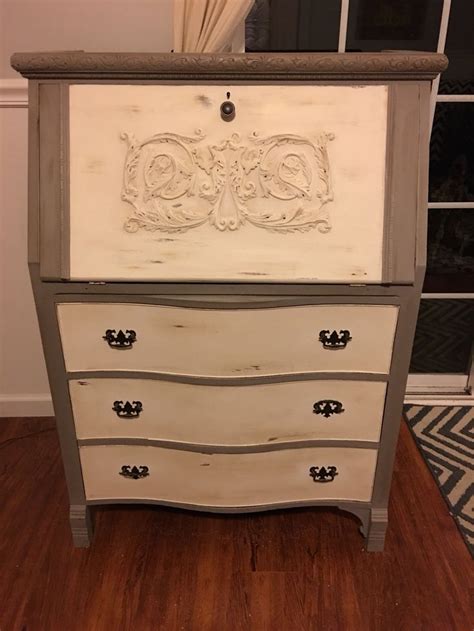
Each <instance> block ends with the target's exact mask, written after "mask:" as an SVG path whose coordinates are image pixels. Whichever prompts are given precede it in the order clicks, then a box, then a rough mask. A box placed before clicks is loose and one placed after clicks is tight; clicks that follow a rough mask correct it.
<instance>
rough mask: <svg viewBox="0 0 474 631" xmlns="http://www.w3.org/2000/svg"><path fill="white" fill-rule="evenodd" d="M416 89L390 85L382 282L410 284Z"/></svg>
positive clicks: (409, 85) (414, 85) (412, 274)
mask: <svg viewBox="0 0 474 631" xmlns="http://www.w3.org/2000/svg"><path fill="white" fill-rule="evenodd" d="M419 90H420V84H417V83H394V84H393V85H391V86H390V99H389V103H390V104H389V116H390V132H389V144H388V145H387V151H388V156H389V164H388V169H389V170H388V172H387V175H388V177H387V180H386V204H387V206H388V209H387V215H386V222H387V225H386V226H385V231H384V246H385V248H386V250H385V253H386V259H385V260H384V266H383V279H384V281H385V282H391V283H393V282H395V283H408V284H413V282H414V278H415V236H416V234H415V233H416V230H415V228H416V208H417V195H418V162H419V137H420V129H419V126H420V120H419Z"/></svg>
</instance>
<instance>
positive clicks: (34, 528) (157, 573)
mask: <svg viewBox="0 0 474 631" xmlns="http://www.w3.org/2000/svg"><path fill="white" fill-rule="evenodd" d="M0 489H1V506H2V510H1V512H0V528H1V532H2V537H1V539H0V567H1V573H0V628H1V629H2V630H8V631H45V630H47V631H56V630H58V631H59V630H61V631H62V630H67V631H76V630H77V631H84V630H87V631H110V630H111V629H113V630H114V631H128V630H129V629H135V630H137V631H138V630H139V631H141V630H142V629H143V630H148V629H159V630H160V631H175V630H176V631H179V630H181V629H184V630H185V631H198V630H199V631H222V630H225V631H249V630H250V631H266V630H267V629H268V630H271V631H280V630H281V631H314V630H315V629H329V630H331V631H333V630H334V631H339V629H340V630H341V631H348V630H350V631H380V630H381V629H383V630H384V631H401V630H404V629H429V630H430V631H447V630H448V629H449V631H466V629H468V628H470V626H471V622H472V613H471V612H470V609H469V585H468V577H469V575H470V572H471V570H472V562H471V559H470V556H469V553H468V551H467V548H466V547H465V545H464V543H463V541H462V539H461V537H460V535H459V533H458V531H457V528H456V525H455V523H454V521H453V519H452V518H451V517H450V516H449V513H448V509H447V507H446V505H445V503H444V501H443V499H442V497H441V495H440V493H439V491H438V489H437V488H436V485H435V483H434V481H433V479H432V477H431V474H430V472H429V471H428V469H427V467H426V466H425V464H424V462H423V460H422V459H421V456H420V455H419V453H418V450H417V448H416V446H415V444H414V442H413V440H412V438H411V436H410V434H409V432H408V430H407V428H406V427H405V425H404V424H402V432H401V440H400V444H399V448H398V453H397V459H396V466H395V475H394V484H393V493H392V501H391V505H390V518H391V521H390V525H389V529H388V533H387V542H386V549H385V553H383V554H369V553H367V552H365V550H364V549H363V540H362V538H361V537H360V535H359V533H358V529H357V520H356V519H355V518H354V517H353V516H351V515H349V514H345V513H341V512H338V511H333V510H328V509H296V510H290V511H279V512H275V513H261V514H255V515H228V516H226V515H215V514H201V513H193V512H186V511H181V510H174V509H167V508H151V507H141V506H117V507H113V506H107V507H101V508H96V509H95V518H96V535H95V540H94V543H93V545H92V547H91V548H89V549H86V550H79V549H74V548H73V547H72V542H71V538H70V532H69V524H68V514H67V513H68V511H67V492H66V485H65V480H64V475H63V469H62V465H61V461H60V456H59V445H58V441H57V437H56V432H55V429H54V424H53V421H52V420H51V419H2V420H1V421H0Z"/></svg>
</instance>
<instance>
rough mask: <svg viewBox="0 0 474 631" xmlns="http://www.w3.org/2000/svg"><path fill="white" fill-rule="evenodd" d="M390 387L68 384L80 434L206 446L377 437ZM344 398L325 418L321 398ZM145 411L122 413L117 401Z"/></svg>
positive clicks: (303, 383)
mask: <svg viewBox="0 0 474 631" xmlns="http://www.w3.org/2000/svg"><path fill="white" fill-rule="evenodd" d="M385 389H386V384H385V383H382V382H376V381H337V380H321V381H320V380H315V381H298V382H290V383H271V384H259V385H252V386H204V385H191V384H184V383H173V382H169V381H154V380H151V379H85V380H77V381H70V382H69V390H70V393H71V401H72V407H73V412H74V421H75V424H76V431H77V436H78V438H103V439H107V438H150V439H160V440H170V441H177V442H183V443H188V444H201V445H204V444H205V445H249V446H250V445H257V444H262V443H271V444H277V443H279V442H298V441H301V440H312V439H313V440H314V439H341V440H369V441H374V442H376V441H378V440H379V437H380V428H381V426H382V414H383V408H384V401H385ZM325 399H332V400H336V401H340V402H341V403H342V406H343V410H344V411H343V412H341V413H339V414H332V415H331V416H328V417H325V416H323V415H322V414H315V413H314V412H313V405H314V403H315V402H316V401H320V400H325ZM117 400H121V401H123V403H125V402H126V401H130V402H133V401H140V402H141V403H142V405H143V411H142V412H141V413H140V415H139V416H138V417H136V418H133V419H123V418H119V417H118V416H117V414H116V413H115V412H114V410H113V409H112V407H113V404H114V401H117Z"/></svg>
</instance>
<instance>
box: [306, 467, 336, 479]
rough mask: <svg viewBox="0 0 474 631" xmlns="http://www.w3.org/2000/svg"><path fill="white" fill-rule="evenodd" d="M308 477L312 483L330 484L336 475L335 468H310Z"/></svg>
mask: <svg viewBox="0 0 474 631" xmlns="http://www.w3.org/2000/svg"><path fill="white" fill-rule="evenodd" d="M309 475H310V476H311V477H312V478H313V482H332V481H333V480H334V478H335V477H336V475H339V474H338V471H337V467H332V466H331V467H311V468H310V470H309Z"/></svg>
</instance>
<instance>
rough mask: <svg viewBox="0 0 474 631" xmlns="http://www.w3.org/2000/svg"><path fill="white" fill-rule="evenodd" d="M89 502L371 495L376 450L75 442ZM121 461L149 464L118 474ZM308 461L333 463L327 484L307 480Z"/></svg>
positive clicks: (251, 501)
mask: <svg viewBox="0 0 474 631" xmlns="http://www.w3.org/2000/svg"><path fill="white" fill-rule="evenodd" d="M80 455H81V463H82V471H83V475H84V486H85V491H86V497H87V499H88V500H100V499H137V500H141V499H151V500H162V501H171V502H181V503H183V504H191V505H195V506H203V507H205V506H208V507H221V508H225V507H245V506H248V507H251V506H265V505H268V506H269V505H273V504H278V503H284V502H290V501H295V502H296V501H305V500H313V499H314V500H315V499H337V500H357V501H365V502H367V501H369V500H370V498H371V494H372V486H373V479H374V472H375V464H376V460H377V451H376V450H375V449H353V448H340V449H337V448H325V447H314V448H303V449H282V450H278V451H270V452H263V453H246V454H202V453H195V452H189V451H180V450H174V449H164V448H161V447H147V446H137V445H99V446H95V445H94V446H84V447H80ZM123 465H128V466H134V465H136V466H147V467H148V468H149V476H148V477H145V478H141V479H138V480H133V479H129V478H124V477H123V476H121V475H120V471H121V469H122V466H123ZM313 466H319V467H321V466H325V467H327V466H336V467H337V470H338V475H337V476H336V477H335V478H334V480H333V481H332V482H326V483H318V482H313V480H312V478H311V477H310V475H309V469H310V467H313Z"/></svg>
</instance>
